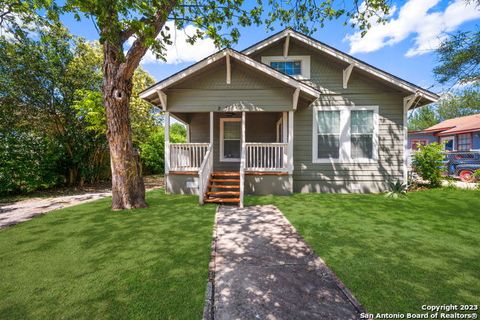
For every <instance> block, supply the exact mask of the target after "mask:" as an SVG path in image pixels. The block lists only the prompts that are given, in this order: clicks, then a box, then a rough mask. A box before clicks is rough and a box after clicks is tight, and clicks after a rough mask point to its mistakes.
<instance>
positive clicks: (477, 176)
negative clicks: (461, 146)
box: [473, 169, 480, 190]
mask: <svg viewBox="0 0 480 320" xmlns="http://www.w3.org/2000/svg"><path fill="white" fill-rule="evenodd" d="M473 178H474V179H475V181H476V182H477V189H479V190H480V169H478V170H476V171H475V172H474V173H473Z"/></svg>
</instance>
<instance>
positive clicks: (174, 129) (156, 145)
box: [140, 123, 187, 174]
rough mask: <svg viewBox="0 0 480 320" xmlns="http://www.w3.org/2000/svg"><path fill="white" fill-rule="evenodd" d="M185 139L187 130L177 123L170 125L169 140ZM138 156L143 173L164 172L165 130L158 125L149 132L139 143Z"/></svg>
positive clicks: (179, 141)
mask: <svg viewBox="0 0 480 320" xmlns="http://www.w3.org/2000/svg"><path fill="white" fill-rule="evenodd" d="M186 141H187V130H186V128H185V127H184V126H183V125H181V124H179V123H174V124H172V125H171V126H170V142H171V143H182V142H186ZM140 150H141V152H140V158H141V160H142V164H143V168H144V170H145V174H157V173H164V171H165V167H164V164H165V162H164V157H165V131H164V128H163V127H158V128H157V129H156V130H155V131H154V132H152V133H151V134H150V136H149V137H148V139H147V141H146V142H144V143H142V144H141V145H140Z"/></svg>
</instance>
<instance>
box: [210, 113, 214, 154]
mask: <svg viewBox="0 0 480 320" xmlns="http://www.w3.org/2000/svg"><path fill="white" fill-rule="evenodd" d="M213 125H214V124H213V112H210V145H211V146H212V148H213Z"/></svg>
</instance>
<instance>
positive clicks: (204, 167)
mask: <svg viewBox="0 0 480 320" xmlns="http://www.w3.org/2000/svg"><path fill="white" fill-rule="evenodd" d="M212 170H213V152H212V144H209V145H208V148H207V152H206V153H205V157H204V158H203V161H202V164H201V165H200V169H199V170H198V203H199V204H201V205H202V204H203V203H204V201H203V199H204V197H205V190H206V189H207V186H208V182H209V179H210V175H211V174H212Z"/></svg>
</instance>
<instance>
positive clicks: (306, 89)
mask: <svg viewBox="0 0 480 320" xmlns="http://www.w3.org/2000/svg"><path fill="white" fill-rule="evenodd" d="M227 56H230V57H231V58H233V59H235V60H237V61H240V62H241V63H243V64H245V65H247V66H249V67H251V68H253V69H255V70H258V71H259V72H261V73H263V74H265V75H267V76H270V77H271V78H274V79H276V80H278V81H280V82H283V83H284V84H285V85H288V86H290V87H292V88H295V89H299V90H300V92H303V93H305V94H306V95H308V96H311V97H313V98H318V97H319V96H320V92H319V91H317V89H315V88H313V87H311V86H309V85H307V84H305V83H303V82H300V81H298V80H296V79H295V78H292V77H290V76H288V75H286V74H283V73H281V72H279V71H277V70H275V69H273V68H270V67H269V66H267V65H266V64H263V63H261V62H258V61H256V60H254V59H252V58H250V57H248V56H246V55H245V54H243V53H240V52H238V51H236V50H233V49H230V48H227V49H223V50H220V51H218V52H216V53H214V54H212V55H210V56H208V57H207V58H205V59H203V60H201V61H199V62H197V63H195V64H193V65H191V66H190V67H187V68H185V69H183V70H181V71H179V72H177V73H175V74H174V75H172V76H170V77H168V78H166V79H164V80H162V81H160V82H157V83H156V84H154V85H153V86H151V87H149V88H147V89H145V90H144V91H142V92H140V95H139V96H140V98H142V99H146V100H151V99H152V98H151V97H152V96H153V95H155V96H156V95H157V94H158V92H159V91H160V90H164V89H166V88H168V87H170V86H172V85H174V84H175V83H177V82H179V81H181V80H183V79H185V78H186V77H188V76H190V75H193V74H194V73H196V72H198V71H200V70H202V69H203V68H206V67H207V66H209V65H211V64H212V63H214V62H217V61H220V60H221V59H225V58H226V57H227ZM149 97H150V99H149Z"/></svg>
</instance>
